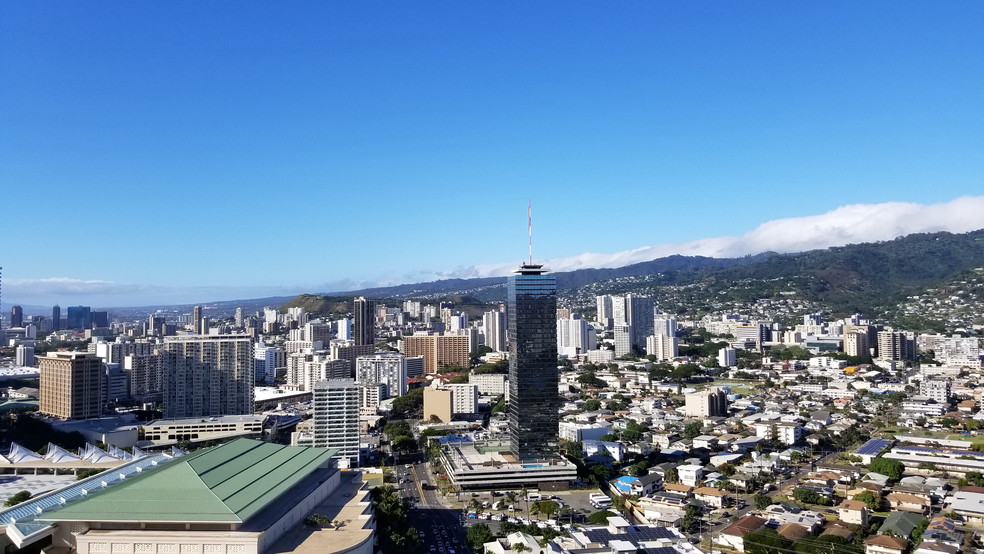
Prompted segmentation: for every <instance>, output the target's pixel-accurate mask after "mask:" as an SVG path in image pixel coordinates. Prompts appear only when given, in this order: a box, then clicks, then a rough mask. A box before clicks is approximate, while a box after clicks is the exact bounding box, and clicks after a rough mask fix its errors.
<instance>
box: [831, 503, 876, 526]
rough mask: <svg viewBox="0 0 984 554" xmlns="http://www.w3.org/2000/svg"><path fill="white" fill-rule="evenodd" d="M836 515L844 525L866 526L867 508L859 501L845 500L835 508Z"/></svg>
mask: <svg viewBox="0 0 984 554" xmlns="http://www.w3.org/2000/svg"><path fill="white" fill-rule="evenodd" d="M837 515H838V516H839V517H840V520H841V521H843V522H844V523H853V524H855V525H863V526H865V527H867V526H868V515H869V514H868V506H867V505H865V503H864V502H861V501H860V500H845V501H843V502H841V503H840V505H838V506H837Z"/></svg>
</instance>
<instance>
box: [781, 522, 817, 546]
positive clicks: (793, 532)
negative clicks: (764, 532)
mask: <svg viewBox="0 0 984 554" xmlns="http://www.w3.org/2000/svg"><path fill="white" fill-rule="evenodd" d="M776 532H777V533H779V536H781V537H783V538H785V539H786V540H789V541H792V542H794V543H795V542H797V541H800V540H802V539H804V538H806V537H809V536H810V530H809V529H807V528H806V527H803V526H802V525H800V524H798V523H783V524H782V525H780V526H779V527H778V528H776Z"/></svg>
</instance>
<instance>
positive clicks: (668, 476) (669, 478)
mask: <svg viewBox="0 0 984 554" xmlns="http://www.w3.org/2000/svg"><path fill="white" fill-rule="evenodd" d="M663 480H664V481H666V482H667V483H679V482H680V472H679V471H677V468H675V467H671V468H670V469H668V470H666V472H664V473H663Z"/></svg>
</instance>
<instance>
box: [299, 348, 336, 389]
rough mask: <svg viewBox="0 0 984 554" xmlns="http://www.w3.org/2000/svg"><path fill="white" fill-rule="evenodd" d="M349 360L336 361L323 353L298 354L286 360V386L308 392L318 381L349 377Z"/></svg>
mask: <svg viewBox="0 0 984 554" xmlns="http://www.w3.org/2000/svg"><path fill="white" fill-rule="evenodd" d="M351 372H352V365H351V362H349V360H336V359H334V358H332V357H331V356H329V355H328V354H327V353H325V352H324V351H321V352H310V351H309V352H299V353H297V354H291V355H290V356H288V358H287V384H288V385H289V386H290V387H291V388H292V389H294V390H302V391H308V390H311V389H312V388H313V387H314V384H315V383H317V382H318V381H322V380H325V379H345V378H348V377H350V375H351Z"/></svg>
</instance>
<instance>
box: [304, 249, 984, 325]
mask: <svg viewBox="0 0 984 554" xmlns="http://www.w3.org/2000/svg"><path fill="white" fill-rule="evenodd" d="M982 266H984V230H979V231H973V232H970V233H963V234H952V233H946V232H941V233H924V234H914V235H908V236H905V237H900V238H897V239H895V240H891V241H884V242H876V243H864V244H852V245H847V246H840V247H834V248H828V249H825V250H813V251H809V252H802V253H797V254H776V253H774V252H766V253H763V254H758V255H756V256H746V257H742V258H707V257H701V256H669V257H666V258H659V259H656V260H652V261H649V262H642V263H638V264H633V265H630V266H625V267H619V268H608V269H579V270H576V271H566V272H557V273H555V274H554V275H555V276H556V277H557V287H558V289H559V290H560V291H561V292H562V295H563V294H564V291H573V290H575V289H577V290H579V291H580V299H579V300H578V302H579V303H580V304H583V305H584V306H590V302H591V301H593V296H591V295H592V294H604V293H608V292H613V293H623V292H633V291H635V292H640V293H644V294H647V293H652V292H654V291H656V290H659V289H660V287H677V288H679V287H698V289H700V290H702V291H703V293H702V294H704V295H705V296H707V297H709V298H711V297H713V298H723V297H724V296H727V295H729V294H731V295H732V296H735V294H732V293H734V292H735V291H736V290H738V289H740V294H738V295H737V297H738V298H741V299H745V300H754V299H755V298H769V297H772V296H774V295H777V294H790V293H793V294H796V295H798V296H800V297H802V298H805V299H807V300H810V301H814V302H818V303H821V304H823V305H825V306H828V307H830V308H832V309H833V310H835V311H839V312H844V313H853V312H861V313H866V314H870V315H877V313H880V312H884V311H885V310H888V309H890V308H891V307H892V306H894V305H896V304H897V303H898V302H900V301H902V300H904V298H905V297H906V296H907V295H911V294H915V293H918V292H920V291H922V290H924V289H926V288H927V287H933V286H935V285H938V284H940V283H943V282H946V281H947V280H948V279H953V278H954V277H956V276H958V275H960V274H961V273H963V272H966V271H968V270H971V269H973V268H976V267H982ZM505 282H506V278H505V277H487V278H478V279H445V280H441V281H433V282H429V283H415V284H408V285H398V286H392V287H377V288H370V289H362V290H358V291H349V292H345V293H332V294H331V295H329V297H349V298H350V297H351V296H358V295H362V296H370V297H375V298H384V299H392V300H401V299H408V298H420V299H428V300H431V301H435V300H444V299H448V300H450V299H453V298H458V299H460V300H462V301H465V299H467V303H468V304H469V305H470V306H471V307H472V308H474V311H477V310H479V309H480V308H479V306H480V304H481V303H482V302H499V301H503V300H505V296H506V290H505ZM712 295H713V296H712ZM568 297H570V296H569V293H568ZM295 300H296V299H295Z"/></svg>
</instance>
